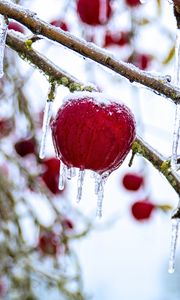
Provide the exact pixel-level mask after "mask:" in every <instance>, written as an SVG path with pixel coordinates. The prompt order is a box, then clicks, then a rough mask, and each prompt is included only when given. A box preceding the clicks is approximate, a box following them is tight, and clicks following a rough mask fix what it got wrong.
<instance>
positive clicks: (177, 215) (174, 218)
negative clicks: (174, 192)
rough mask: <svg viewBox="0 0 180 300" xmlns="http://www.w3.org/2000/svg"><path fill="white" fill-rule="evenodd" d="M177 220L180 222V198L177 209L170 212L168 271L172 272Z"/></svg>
mask: <svg viewBox="0 0 180 300" xmlns="http://www.w3.org/2000/svg"><path fill="white" fill-rule="evenodd" d="M179 222H180V198H179V202H178V206H177V209H176V210H175V211H174V212H173V214H172V231H171V248H170V258H169V268H168V272H169V273H171V274H172V273H174V269H175V254H176V246H177V239H178V230H179Z"/></svg>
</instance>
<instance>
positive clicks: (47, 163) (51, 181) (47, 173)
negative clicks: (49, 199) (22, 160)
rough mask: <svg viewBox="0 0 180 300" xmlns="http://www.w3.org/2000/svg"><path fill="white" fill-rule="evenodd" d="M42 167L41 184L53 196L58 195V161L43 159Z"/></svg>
mask: <svg viewBox="0 0 180 300" xmlns="http://www.w3.org/2000/svg"><path fill="white" fill-rule="evenodd" d="M42 165H43V167H44V171H43V173H42V174H41V178H42V180H43V182H44V183H45V185H46V186H47V188H48V189H49V190H50V191H51V192H52V193H53V194H55V195H56V194H59V193H60V192H61V191H60V190H59V189H58V182H59V168H60V160H59V159H57V158H55V157H50V158H48V159H44V160H43V161H42Z"/></svg>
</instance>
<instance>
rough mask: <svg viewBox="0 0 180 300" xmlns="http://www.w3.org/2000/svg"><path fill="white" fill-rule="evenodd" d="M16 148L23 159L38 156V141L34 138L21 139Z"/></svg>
mask: <svg viewBox="0 0 180 300" xmlns="http://www.w3.org/2000/svg"><path fill="white" fill-rule="evenodd" d="M14 148H15V150H16V152H17V154H19V155H20V156H21V157H25V156H27V155H29V154H36V141H35V139H34V137H30V138H26V139H21V140H19V141H17V142H16V143H15V145H14Z"/></svg>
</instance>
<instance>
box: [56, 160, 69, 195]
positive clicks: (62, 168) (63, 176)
mask: <svg viewBox="0 0 180 300" xmlns="http://www.w3.org/2000/svg"><path fill="white" fill-rule="evenodd" d="M66 171H67V167H66V165H65V164H64V163H63V162H62V161H61V163H60V168H59V184H58V188H59V190H60V191H62V190H63V189H64V185H65V181H66Z"/></svg>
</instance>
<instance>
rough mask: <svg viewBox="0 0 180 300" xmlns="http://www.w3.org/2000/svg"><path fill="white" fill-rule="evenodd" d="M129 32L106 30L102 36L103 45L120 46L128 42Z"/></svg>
mask: <svg viewBox="0 0 180 300" xmlns="http://www.w3.org/2000/svg"><path fill="white" fill-rule="evenodd" d="M129 39H130V33H129V32H115V33H113V32H110V31H107V32H106V34H105V38H104V47H109V46H114V45H116V46H120V47H123V46H125V45H128V44H129Z"/></svg>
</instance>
